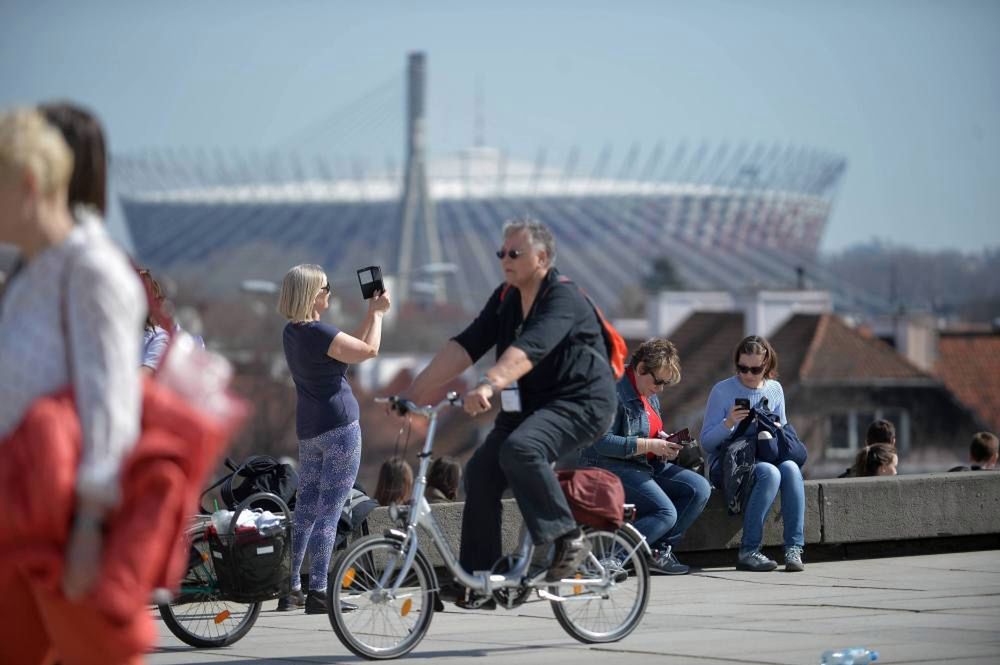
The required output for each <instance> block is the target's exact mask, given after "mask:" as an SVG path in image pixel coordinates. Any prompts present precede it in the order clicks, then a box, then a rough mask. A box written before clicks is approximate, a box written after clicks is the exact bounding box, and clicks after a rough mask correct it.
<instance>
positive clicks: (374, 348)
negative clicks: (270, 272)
mask: <svg viewBox="0 0 1000 665" xmlns="http://www.w3.org/2000/svg"><path fill="white" fill-rule="evenodd" d="M372 295H373V297H372V298H371V299H370V300H369V301H368V314H367V315H366V316H365V319H364V321H363V322H362V323H361V327H360V328H359V329H358V330H357V331H356V332H355V333H354V334H353V335H350V334H348V333H346V332H343V331H341V330H340V329H339V328H337V327H335V326H333V325H331V324H328V323H326V322H324V321H323V320H322V314H323V312H325V311H326V310H327V309H329V308H330V282H329V280H328V279H327V277H326V273H325V272H324V271H323V269H322V268H321V267H320V266H317V265H310V264H305V265H298V266H295V267H294V268H292V269H291V270H289V271H288V273H287V274H286V275H285V279H284V281H283V282H282V283H281V294H280V295H279V297H278V311H279V312H280V313H281V314H282V315H283V316H284V317H285V318H287V319H288V324H287V325H286V326H285V329H284V332H283V334H282V343H283V345H284V349H285V359H286V360H287V361H288V369H289V370H290V371H291V374H292V381H293V382H294V383H295V395H296V408H295V429H296V433H297V435H298V438H299V493H298V499H297V500H296V505H295V522H294V532H293V539H292V593H291V594H289V595H288V596H285V597H284V598H281V599H279V601H278V610H279V611H285V610H291V609H295V608H297V607H302V606H305V608H306V614H326V611H327V609H326V576H327V570H328V569H329V565H330V556H331V554H332V552H333V546H334V543H335V542H336V539H337V523H338V521H339V520H340V512H341V508H343V506H344V500H345V499H347V496H348V494H349V493H350V491H351V488H352V487H353V486H354V481H355V480H356V479H357V476H358V467H359V466H360V464H361V427H360V425H359V424H358V417H359V415H360V410H359V408H358V401H357V400H356V399H355V398H354V393H353V392H352V391H351V386H350V384H349V383H348V382H347V368H348V366H349V365H350V364H352V363H360V362H363V361H365V360H368V359H369V358H374V357H375V356H377V355H378V351H379V346H380V345H381V342H382V317H383V315H384V314H385V313H386V312H387V311H388V310H389V294H388V293H386V292H385V291H378V292H376V293H373V294H372ZM307 547H308V549H309V556H310V570H309V593H308V594H305V595H304V594H303V593H302V590H301V585H302V582H301V579H300V576H299V574H300V571H301V569H302V561H303V559H304V558H305V554H306V548H307ZM345 609H346V608H345ZM351 609H353V608H351Z"/></svg>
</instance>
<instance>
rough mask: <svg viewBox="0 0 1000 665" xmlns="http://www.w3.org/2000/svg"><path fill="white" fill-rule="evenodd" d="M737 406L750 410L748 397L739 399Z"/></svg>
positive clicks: (737, 399)
mask: <svg viewBox="0 0 1000 665" xmlns="http://www.w3.org/2000/svg"><path fill="white" fill-rule="evenodd" d="M736 406H739V407H743V408H744V409H749V408H750V400H749V398H746V397H737V398H736Z"/></svg>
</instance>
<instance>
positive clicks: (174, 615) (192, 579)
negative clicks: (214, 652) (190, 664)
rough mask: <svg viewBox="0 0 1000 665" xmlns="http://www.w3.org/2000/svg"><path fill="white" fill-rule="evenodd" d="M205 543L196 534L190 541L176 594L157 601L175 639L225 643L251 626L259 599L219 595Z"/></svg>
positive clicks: (210, 644)
mask: <svg viewBox="0 0 1000 665" xmlns="http://www.w3.org/2000/svg"><path fill="white" fill-rule="evenodd" d="M207 552H208V545H207V543H206V542H205V541H204V539H203V538H199V539H198V540H196V541H195V542H194V543H193V544H192V545H191V556H190V561H189V564H188V571H187V573H186V574H185V575H184V579H183V580H181V590H180V593H179V594H178V595H177V598H175V599H174V601H173V602H171V603H170V604H169V605H168V604H162V605H158V606H157V609H159V611H160V616H161V617H163V623H164V624H166V626H167V628H168V629H169V630H170V632H171V633H173V634H174V635H175V636H176V637H177V639H179V640H180V641H182V642H184V643H185V644H190V645H191V646H193V647H198V648H210V647H224V646H229V645H230V644H232V643H234V642H236V641H237V640H239V639H241V638H242V637H243V636H244V635H246V634H247V631H249V630H250V628H251V627H253V624H254V622H256V621H257V616H258V615H259V614H260V608H261V603H234V602H230V601H227V600H221V599H220V598H219V586H218V583H217V582H216V578H215V569H214V568H213V566H212V561H211V557H209V556H207Z"/></svg>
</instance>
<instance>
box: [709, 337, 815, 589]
mask: <svg viewBox="0 0 1000 665" xmlns="http://www.w3.org/2000/svg"><path fill="white" fill-rule="evenodd" d="M733 364H734V365H735V369H736V374H735V375H734V376H731V377H729V378H728V379H724V380H722V381H720V382H719V383H717V384H715V386H714V387H713V388H712V392H711V393H710V394H709V396H708V404H707V405H706V406H705V418H704V420H703V424H702V430H701V445H702V448H704V449H705V452H706V453H708V462H709V468H712V465H714V464H716V463H717V462H718V459H719V455H720V454H721V452H722V444H723V443H724V442H725V441H726V439H728V438H729V436H730V435H731V434H732V433H733V431H734V430H735V429H736V426H737V425H738V424H739V423H740V421H741V420H743V419H744V418H746V417H747V416H748V415H750V408H751V407H753V408H757V407H759V406H761V405H765V406H766V407H767V409H768V410H770V411H771V413H773V414H774V415H775V416H777V417H778V424H779V425H785V424H787V423H788V419H787V418H786V417H785V393H784V391H783V390H782V388H781V384H780V383H778V381H777V376H778V354H777V353H776V352H775V351H774V348H773V347H772V346H771V343H770V342H768V341H767V340H766V339H765V338H763V337H760V336H759V335H750V336H749V337H745V338H743V340H742V341H741V342H740V343H739V344H738V345H737V346H736V352H735V353H734V354H733ZM779 492H780V493H781V519H782V522H783V523H784V545H785V570H786V571H787V572H799V571H802V570H804V569H805V566H804V565H803V564H802V547H803V545H804V544H805V539H804V536H803V532H804V523H805V506H806V502H805V486H804V484H803V481H802V471H801V470H800V469H799V466H798V464H796V463H795V462H793V461H791V460H788V461H784V462H780V463H778V464H771V463H769V462H765V461H763V460H757V463H756V465H755V466H754V482H753V489H752V490H751V491H750V499H749V500H748V501H747V504H746V506H745V507H744V509H743V538H742V541H741V543H740V552H739V558H738V559H737V562H736V568H737V569H738V570H751V571H758V572H764V571H769V570H774V569H775V568H777V567H778V564H777V562H775V561H773V560H771V559H769V558H767V557H766V556H765V555H764V554H763V553H762V552H761V551H760V548H761V543H762V541H763V534H764V519H765V518H766V517H767V514H768V512H770V510H771V505H772V504H773V503H774V499H775V498H776V497H777V496H778V493H779Z"/></svg>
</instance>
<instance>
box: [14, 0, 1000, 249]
mask: <svg viewBox="0 0 1000 665" xmlns="http://www.w3.org/2000/svg"><path fill="white" fill-rule="evenodd" d="M536 5H539V6H536ZM412 50H424V51H426V53H427V56H428V66H429V102H428V106H429V109H428V112H429V140H430V144H431V146H432V152H433V154H443V153H446V152H449V151H453V150H455V149H458V148H460V147H464V146H466V145H468V144H470V143H471V142H472V138H473V125H474V122H473V117H474V113H473V109H474V108H475V103H474V98H475V90H476V85H477V81H481V84H482V90H483V99H484V109H485V115H484V117H485V122H486V141H487V143H489V144H493V145H497V146H499V147H503V148H506V149H508V150H509V151H511V153H512V154H513V155H515V156H518V157H521V158H523V159H526V160H533V159H534V157H535V155H536V153H537V151H538V149H539V148H540V147H545V148H547V149H548V150H549V151H550V155H552V157H551V158H550V159H551V162H550V163H552V165H555V166H560V165H561V164H562V162H563V160H564V159H565V157H559V155H565V154H566V153H567V152H568V151H569V149H570V148H571V147H572V146H574V145H576V146H579V149H580V153H581V163H582V164H583V165H584V168H586V166H585V165H586V164H588V163H590V162H592V161H593V159H594V158H595V157H596V155H597V153H598V152H599V151H600V149H601V148H602V146H604V145H605V144H606V143H610V144H612V145H613V146H614V147H615V152H614V155H615V158H614V160H613V164H615V165H616V168H617V164H618V163H619V162H620V160H621V159H622V158H623V157H624V155H625V153H626V152H627V149H628V146H629V145H630V144H631V143H632V142H633V141H638V142H640V144H641V145H642V147H643V152H644V155H645V154H648V153H647V152H646V151H648V150H650V149H651V148H652V146H653V145H654V144H655V142H656V141H657V140H661V139H662V140H664V141H665V142H666V144H667V146H668V148H669V147H671V146H673V145H675V144H676V143H677V142H679V141H682V140H687V141H688V142H689V144H690V143H692V142H694V143H698V142H700V141H701V140H708V141H710V142H712V144H713V145H717V144H718V143H720V142H723V141H729V142H730V143H733V144H736V143H739V142H740V141H744V140H746V141H751V142H756V141H765V142H768V143H773V142H778V143H780V144H782V145H788V144H793V145H803V146H809V147H816V148H821V149H825V150H829V151H832V152H836V153H839V154H842V155H844V156H846V157H847V159H848V170H847V173H846V177H845V179H844V180H843V183H842V185H841V189H840V191H839V194H838V197H837V202H836V206H835V209H834V213H833V215H832V217H831V219H830V223H829V225H828V227H827V230H826V234H825V236H824V238H823V244H822V247H823V249H824V250H829V251H836V250H839V249H842V248H844V247H846V246H849V245H851V244H854V243H858V242H865V241H868V240H871V239H872V238H874V237H878V238H883V239H890V240H892V241H893V242H897V243H901V244H905V245H910V246H914V247H918V248H940V247H949V248H959V249H966V250H969V249H978V248H982V247H984V246H988V247H996V246H998V245H1000V2H994V1H989V0H986V1H980V2H970V1H961V0H953V1H947V2H945V1H943V0H942V1H940V2H920V1H902V0H900V1H875V0H869V1H855V0H848V1H847V2H833V3H831V2H814V1H809V0H803V1H799V2H792V1H787V2H763V1H753V0H747V1H744V2H735V1H734V2H722V1H705V2H690V3H674V2H654V1H651V2H627V1H623V2H548V3H542V2H520V1H514V0H507V1H504V2H494V3H489V4H488V3H485V2H468V1H464V2H365V3H357V2H256V1H249V0H245V1H243V2H228V1H218V2H205V1H202V2H182V1H175V2H162V3H157V4H156V5H153V3H151V2H101V1H100V0H95V1H88V2H70V1H66V2H55V1H48V0H33V1H22V2H11V1H10V0H0V105H2V106H9V105H11V104H15V103H31V102H36V101H40V100H45V99H51V98H56V97H59V98H71V99H74V100H78V101H82V102H84V103H86V104H87V105H89V106H91V107H92V108H94V109H95V110H96V111H97V112H98V113H99V114H100V116H101V117H102V119H103V120H104V122H105V124H106V126H107V128H108V132H109V135H110V140H111V143H112V149H113V150H114V151H116V152H119V153H122V152H132V151H136V150H141V149H143V148H148V147H159V146H165V147H171V148H175V149H176V148H189V149H197V148H199V147H204V148H209V149H212V148H216V147H218V148H221V149H223V150H225V151H230V150H240V151H250V150H252V149H257V150H268V149H275V148H277V149H279V150H283V149H286V148H289V147H296V148H297V149H301V150H304V151H306V152H314V151H319V152H325V151H327V150H333V148H330V147H327V146H326V145H325V141H326V140H327V137H326V134H325V133H324V132H323V131H320V130H318V129H317V128H318V127H321V126H323V125H322V123H323V121H324V119H329V118H331V117H336V116H335V115H332V114H334V112H336V111H337V110H338V109H341V108H343V107H344V105H345V104H350V103H352V102H354V101H355V100H358V99H359V98H360V97H362V96H363V95H365V94H366V93H368V92H369V91H371V90H373V88H376V87H377V86H378V85H379V84H380V83H384V82H386V81H391V80H392V77H394V76H395V77H397V78H398V80H399V82H400V86H401V85H402V71H403V67H404V63H405V58H406V54H407V52H409V51H412ZM372 100H374V101H371V103H370V106H371V109H370V110H368V109H367V107H364V108H365V109H366V110H363V111H362V112H361V113H369V114H371V115H372V116H373V118H372V121H371V124H372V125H373V127H370V128H368V129H365V130H364V131H362V130H361V129H359V130H358V132H357V133H358V136H359V137H367V138H360V139H359V140H360V141H361V144H360V145H352V146H349V149H350V150H351V151H352V153H354V154H358V155H359V156H361V157H362V158H364V159H366V160H370V161H371V162H373V163H375V164H382V163H383V161H384V160H385V155H386V153H387V152H390V151H391V152H394V153H395V157H396V159H397V160H398V159H399V154H400V152H401V146H402V127H401V126H399V123H400V122H401V120H402V89H401V87H400V88H399V90H398V92H396V88H392V89H391V90H390V92H385V90H384V89H383V91H382V93H380V94H376V95H374V96H373V97H372ZM377 114H383V115H379V116H378V118H375V117H374V116H375V115H377ZM379 119H380V122H376V120H379ZM331 140H332V139H331ZM588 160H589V161H588Z"/></svg>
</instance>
